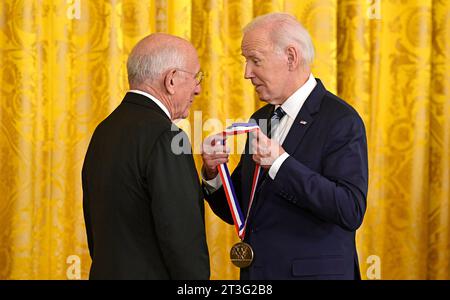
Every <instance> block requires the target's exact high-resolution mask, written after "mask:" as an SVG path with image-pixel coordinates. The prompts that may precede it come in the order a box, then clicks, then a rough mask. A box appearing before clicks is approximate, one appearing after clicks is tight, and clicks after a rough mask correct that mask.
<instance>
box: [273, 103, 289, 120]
mask: <svg viewBox="0 0 450 300" xmlns="http://www.w3.org/2000/svg"><path fill="white" fill-rule="evenodd" d="M285 115H286V112H285V111H284V110H283V109H282V108H281V106H279V107H278V108H277V109H275V111H274V112H273V115H272V118H271V119H272V120H281V119H282V118H283V117H284V116H285Z"/></svg>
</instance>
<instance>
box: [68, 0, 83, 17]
mask: <svg viewBox="0 0 450 300" xmlns="http://www.w3.org/2000/svg"><path fill="white" fill-rule="evenodd" d="M66 14H67V18H68V19H69V20H73V19H76V20H79V19H81V0H67V13H66Z"/></svg>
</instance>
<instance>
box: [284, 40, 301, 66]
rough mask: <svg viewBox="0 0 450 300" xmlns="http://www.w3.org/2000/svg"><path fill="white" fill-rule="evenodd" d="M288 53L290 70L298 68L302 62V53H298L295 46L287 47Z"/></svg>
mask: <svg viewBox="0 0 450 300" xmlns="http://www.w3.org/2000/svg"><path fill="white" fill-rule="evenodd" d="M286 55H287V58H288V66H289V71H293V70H295V69H297V67H298V65H299V62H300V53H298V51H297V49H296V48H295V47H293V46H289V47H287V48H286Z"/></svg>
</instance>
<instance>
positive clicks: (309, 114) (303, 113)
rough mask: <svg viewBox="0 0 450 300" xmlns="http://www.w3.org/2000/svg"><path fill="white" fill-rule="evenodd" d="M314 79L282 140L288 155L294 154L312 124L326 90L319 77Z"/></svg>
mask: <svg viewBox="0 0 450 300" xmlns="http://www.w3.org/2000/svg"><path fill="white" fill-rule="evenodd" d="M316 80H317V85H316V87H315V88H314V89H313V91H312V92H311V94H310V95H309V96H308V98H307V99H306V101H305V103H304V104H303V107H302V108H301V109H300V111H299V113H298V114H297V117H296V118H295V120H294V123H293V124H292V126H291V128H290V130H289V132H288V135H287V136H286V139H285V140H284V142H283V145H282V147H283V149H284V150H285V151H286V152H287V153H288V154H290V155H292V154H294V152H295V150H296V149H297V147H298V145H300V142H301V141H302V139H303V136H304V135H305V133H306V131H307V130H308V128H310V127H311V125H312V124H313V122H314V119H315V114H316V113H317V112H318V111H319V109H320V104H321V102H322V98H323V96H324V94H325V92H326V90H325V87H324V86H323V84H322V82H321V81H320V80H319V79H316Z"/></svg>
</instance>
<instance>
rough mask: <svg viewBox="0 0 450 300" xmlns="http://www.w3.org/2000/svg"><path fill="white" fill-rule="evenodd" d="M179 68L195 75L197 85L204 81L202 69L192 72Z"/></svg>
mask: <svg viewBox="0 0 450 300" xmlns="http://www.w3.org/2000/svg"><path fill="white" fill-rule="evenodd" d="M177 70H178V71H181V72H185V73H189V74H192V75H194V79H195V83H196V84H197V85H199V84H200V83H201V82H202V80H203V77H204V74H203V71H202V70H200V71H198V72H197V73H192V72H189V71H185V70H182V69H177Z"/></svg>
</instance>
